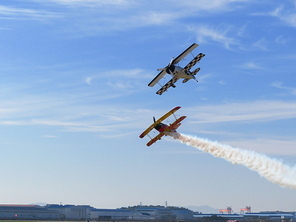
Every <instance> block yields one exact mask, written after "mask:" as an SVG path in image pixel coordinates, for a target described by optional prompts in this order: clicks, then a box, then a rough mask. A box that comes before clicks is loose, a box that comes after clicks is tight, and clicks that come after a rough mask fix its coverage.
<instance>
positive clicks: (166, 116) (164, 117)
mask: <svg viewBox="0 0 296 222" xmlns="http://www.w3.org/2000/svg"><path fill="white" fill-rule="evenodd" d="M180 108H181V107H180V106H177V107H175V108H174V109H172V110H171V111H169V112H167V113H166V114H164V115H163V116H162V117H160V118H159V119H158V120H156V121H155V123H153V124H152V125H151V126H149V127H148V128H147V129H146V130H145V131H144V132H143V133H142V134H141V135H140V138H143V137H144V136H146V135H147V134H148V133H149V132H150V131H151V130H153V128H154V126H155V125H156V124H158V123H160V122H162V121H163V120H165V119H166V118H168V117H169V116H170V115H172V114H173V113H175V112H176V111H177V110H178V109H180Z"/></svg>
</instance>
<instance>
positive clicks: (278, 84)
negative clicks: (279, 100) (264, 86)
mask: <svg viewBox="0 0 296 222" xmlns="http://www.w3.org/2000/svg"><path fill="white" fill-rule="evenodd" d="M271 86H273V87H275V88H278V89H283V90H285V91H286V92H288V93H289V94H291V95H294V96H296V88H292V87H287V86H283V83H281V82H273V83H272V84H271Z"/></svg>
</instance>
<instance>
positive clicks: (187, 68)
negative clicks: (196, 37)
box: [184, 53, 205, 72]
mask: <svg viewBox="0 0 296 222" xmlns="http://www.w3.org/2000/svg"><path fill="white" fill-rule="evenodd" d="M204 56H205V54H203V53H199V54H198V55H197V56H195V57H194V59H192V60H191V62H189V63H188V64H187V65H186V66H185V67H184V71H185V72H188V71H189V70H190V69H191V68H192V67H193V66H194V65H195V64H196V63H198V62H199V61H200V60H201V59H202V58H203V57H204Z"/></svg>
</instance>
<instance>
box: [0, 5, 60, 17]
mask: <svg viewBox="0 0 296 222" xmlns="http://www.w3.org/2000/svg"><path fill="white" fill-rule="evenodd" d="M0 15H1V16H2V19H3V18H7V19H38V20H40V19H44V18H59V17H61V14H60V13H57V12H50V11H44V10H35V9H31V8H16V7H9V6H4V5H0Z"/></svg>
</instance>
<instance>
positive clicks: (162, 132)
mask: <svg viewBox="0 0 296 222" xmlns="http://www.w3.org/2000/svg"><path fill="white" fill-rule="evenodd" d="M180 108H181V107H180V106H177V107H175V108H174V109H172V110H171V111H169V112H168V113H166V114H165V115H163V116H162V117H160V118H159V119H158V120H155V117H153V120H154V123H153V124H152V125H151V126H149V127H148V128H147V129H146V130H145V131H144V132H143V133H142V134H141V135H140V138H143V137H144V136H146V135H148V137H149V138H150V141H149V142H148V143H147V146H150V145H152V144H153V143H155V142H156V141H157V140H160V139H161V137H163V136H168V135H169V134H170V133H173V132H177V131H176V129H177V128H178V127H179V126H181V121H182V120H184V119H185V118H186V116H181V117H179V118H177V117H176V116H175V114H174V113H175V112H176V111H177V110H178V109H180ZM171 115H173V116H174V117H175V119H176V120H175V121H174V122H173V123H171V124H170V125H166V124H164V123H162V121H163V120H165V119H166V118H168V117H169V116H171ZM153 129H156V130H157V131H158V132H159V134H158V135H157V136H155V137H154V138H152V137H150V136H149V134H148V133H149V132H150V131H151V130H153Z"/></svg>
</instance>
